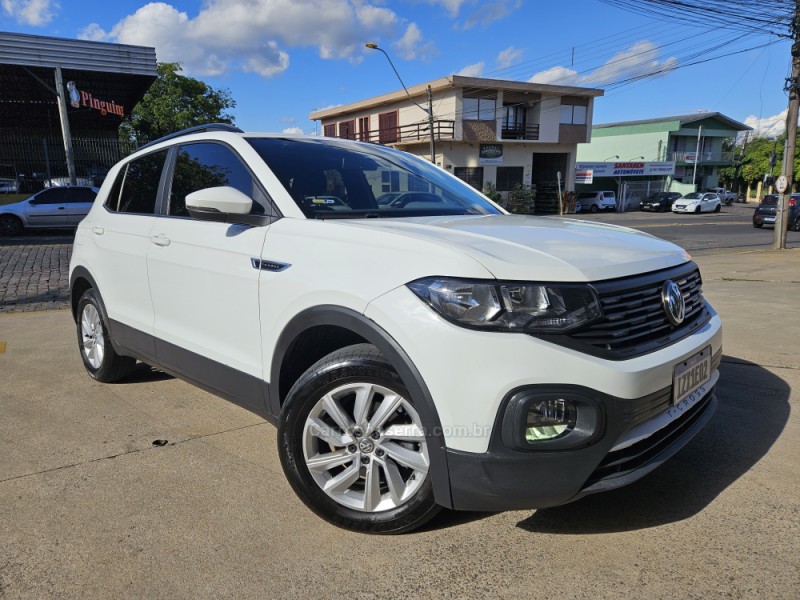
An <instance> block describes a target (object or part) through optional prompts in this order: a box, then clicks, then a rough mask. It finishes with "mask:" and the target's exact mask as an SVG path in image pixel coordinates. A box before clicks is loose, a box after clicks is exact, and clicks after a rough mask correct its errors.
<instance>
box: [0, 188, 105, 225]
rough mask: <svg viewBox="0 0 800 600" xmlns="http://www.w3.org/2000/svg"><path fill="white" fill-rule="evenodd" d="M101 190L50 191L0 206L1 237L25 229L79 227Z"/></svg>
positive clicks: (64, 189)
mask: <svg viewBox="0 0 800 600" xmlns="http://www.w3.org/2000/svg"><path fill="white" fill-rule="evenodd" d="M99 191H100V190H99V189H98V188H93V187H62V188H49V189H46V190H42V191H40V192H37V193H36V194H34V195H33V196H31V197H30V198H26V199H25V200H20V201H19V202H14V203H13V204H5V205H0V235H5V236H9V235H19V234H21V233H22V231H23V229H42V228H72V227H76V226H77V225H78V223H80V221H81V219H83V217H85V216H86V214H87V213H88V212H89V209H91V208H92V204H93V203H94V199H95V196H97V192H99Z"/></svg>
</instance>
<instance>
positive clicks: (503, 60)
mask: <svg viewBox="0 0 800 600" xmlns="http://www.w3.org/2000/svg"><path fill="white" fill-rule="evenodd" d="M523 52H525V51H524V50H520V49H518V48H514V46H509V47H508V48H506V49H505V50H503V51H501V52H500V53H499V54H498V55H497V68H498V69H507V68H508V67H510V66H511V65H513V64H514V63H515V62H517V61H518V60H519V58H520V57H521V56H522V53H523Z"/></svg>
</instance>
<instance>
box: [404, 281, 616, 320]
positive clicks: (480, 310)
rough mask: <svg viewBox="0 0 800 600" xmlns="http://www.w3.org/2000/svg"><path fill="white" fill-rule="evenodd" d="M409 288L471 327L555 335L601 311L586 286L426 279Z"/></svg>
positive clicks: (598, 302)
mask: <svg viewBox="0 0 800 600" xmlns="http://www.w3.org/2000/svg"><path fill="white" fill-rule="evenodd" d="M408 287H409V288H410V289H411V291H412V292H414V293H415V294H416V295H417V296H419V297H420V298H422V299H423V300H424V301H425V302H427V303H428V304H429V305H430V306H431V307H432V308H433V309H434V310H435V311H436V312H438V313H439V314H440V315H442V316H443V317H444V318H445V319H447V320H449V321H452V322H454V323H456V324H458V325H462V326H464V327H473V328H476V329H489V330H495V331H517V332H523V333H526V332H527V333H560V332H564V331H568V330H570V329H574V328H576V327H580V326H582V325H585V324H587V323H589V322H591V321H594V320H595V319H598V318H600V317H601V316H602V315H603V312H602V309H601V308H600V301H599V299H598V298H597V294H596V293H595V291H594V289H593V288H592V287H590V286H588V285H585V284H552V283H511V282H507V283H504V282H488V281H475V280H467V279H451V278H449V277H428V278H425V279H419V280H417V281H413V282H411V283H409V284H408Z"/></svg>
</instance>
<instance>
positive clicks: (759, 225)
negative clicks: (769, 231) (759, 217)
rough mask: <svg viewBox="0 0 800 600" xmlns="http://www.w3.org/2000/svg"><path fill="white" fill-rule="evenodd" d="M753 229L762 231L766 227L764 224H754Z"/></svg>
mask: <svg viewBox="0 0 800 600" xmlns="http://www.w3.org/2000/svg"><path fill="white" fill-rule="evenodd" d="M753 227H755V228H756V229H761V228H762V227H764V225H763V224H762V223H753Z"/></svg>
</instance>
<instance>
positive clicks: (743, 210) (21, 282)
mask: <svg viewBox="0 0 800 600" xmlns="http://www.w3.org/2000/svg"><path fill="white" fill-rule="evenodd" d="M753 207H754V205H753V204H752V203H751V204H748V205H744V204H734V205H733V206H730V207H728V206H726V207H723V209H722V212H720V213H710V214H709V213H707V214H702V215H675V214H673V213H643V212H639V211H632V212H628V213H600V214H597V215H593V214H591V213H587V214H581V215H570V216H569V217H568V218H580V219H587V220H591V221H599V222H605V223H614V224H617V225H624V226H626V227H633V228H634V229H640V230H642V231H646V232H648V233H651V234H652V235H655V236H658V237H662V238H664V239H666V240H669V241H672V242H675V243H676V244H678V245H680V246H682V247H684V248H686V249H687V250H688V251H689V252H690V253H692V255H695V256H697V255H701V254H708V253H718V252H730V251H741V250H758V249H768V248H771V247H772V239H773V233H772V230H771V229H754V228H753V226H752V220H751V218H752V214H753ZM72 238H73V235H72V234H71V233H70V232H34V233H29V234H27V235H25V236H21V237H18V238H13V239H3V238H0V314H2V313H8V312H30V311H36V310H49V309H52V308H64V307H66V306H68V292H69V281H68V279H67V276H68V273H67V271H68V268H69V256H70V253H71V251H72ZM787 239H788V246H789V247H790V248H792V247H800V232H794V231H791V232H789V234H788V238H787Z"/></svg>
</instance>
